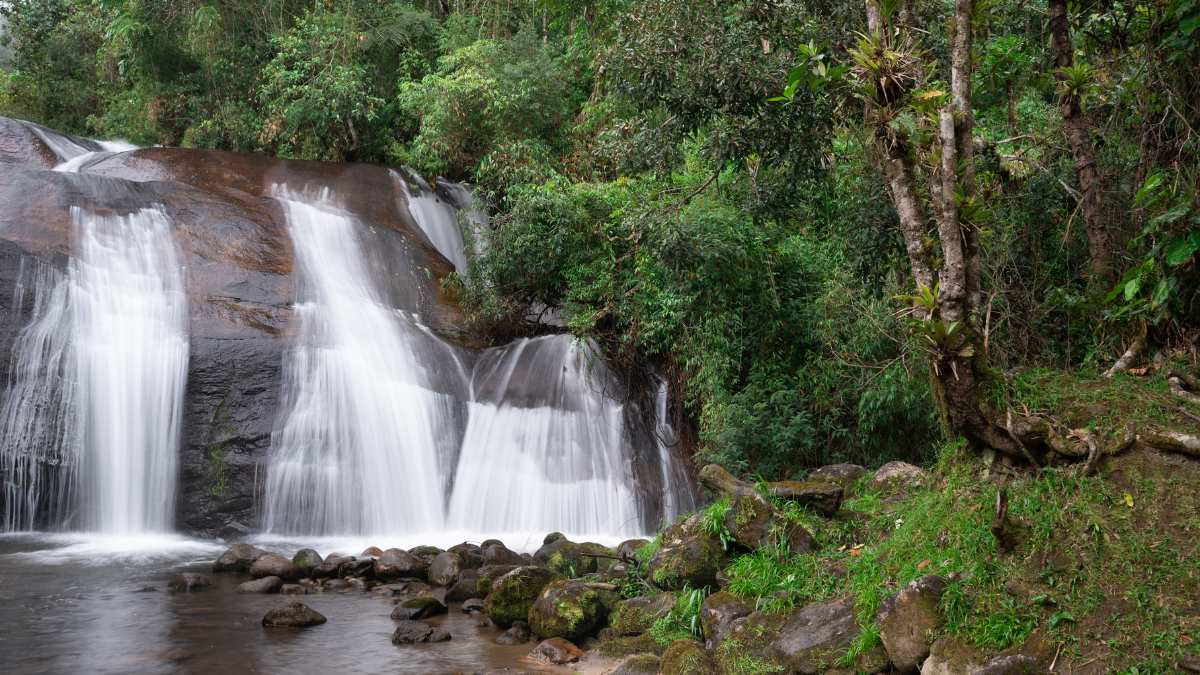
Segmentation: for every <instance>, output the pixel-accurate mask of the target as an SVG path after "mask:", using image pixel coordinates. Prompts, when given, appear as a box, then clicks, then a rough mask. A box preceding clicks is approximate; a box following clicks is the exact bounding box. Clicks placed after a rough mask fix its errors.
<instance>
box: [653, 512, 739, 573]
mask: <svg viewBox="0 0 1200 675" xmlns="http://www.w3.org/2000/svg"><path fill="white" fill-rule="evenodd" d="M659 542H660V546H659V549H658V551H657V552H655V553H654V555H653V556H652V557H651V558H650V562H649V564H648V565H647V567H646V571H647V578H649V580H650V583H652V584H654V585H655V586H656V587H658V588H661V589H663V590H666V591H678V590H682V589H683V588H684V587H685V586H690V587H692V588H700V587H702V586H712V585H713V584H715V583H716V579H717V573H718V572H720V571H721V569H722V568H723V567H724V566H725V550H724V548H723V547H722V546H721V542H720V541H719V540H718V539H717V538H716V537H714V536H712V535H711V534H708V533H707V532H705V531H704V530H703V529H702V528H701V526H700V522H699V519H698V518H696V517H692V518H689V519H688V520H686V521H684V522H683V523H680V524H678V525H673V526H671V527H669V528H667V529H666V530H665V531H664V532H663V533H662V536H661V537H660V538H659Z"/></svg>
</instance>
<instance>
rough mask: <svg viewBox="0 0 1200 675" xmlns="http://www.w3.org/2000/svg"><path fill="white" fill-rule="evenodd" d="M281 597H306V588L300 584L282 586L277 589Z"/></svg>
mask: <svg viewBox="0 0 1200 675" xmlns="http://www.w3.org/2000/svg"><path fill="white" fill-rule="evenodd" d="M279 592H280V593H281V594H283V595H308V588H307V587H306V586H302V585H300V584H284V585H282V586H280V587H279Z"/></svg>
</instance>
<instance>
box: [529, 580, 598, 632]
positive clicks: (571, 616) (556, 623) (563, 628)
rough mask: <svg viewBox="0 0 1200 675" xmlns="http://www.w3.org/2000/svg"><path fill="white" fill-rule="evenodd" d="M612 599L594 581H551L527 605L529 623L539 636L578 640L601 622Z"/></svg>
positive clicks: (594, 630)
mask: <svg viewBox="0 0 1200 675" xmlns="http://www.w3.org/2000/svg"><path fill="white" fill-rule="evenodd" d="M616 602H617V598H616V595H615V594H614V593H613V592H612V591H610V590H607V589H605V588H603V587H601V586H599V585H597V584H589V583H586V582H581V581H566V580H560V581H552V582H550V583H549V584H548V585H547V586H546V587H545V588H544V589H542V592H541V594H539V595H538V597H537V600H535V601H534V603H533V605H532V606H531V607H530V608H529V627H530V628H531V629H532V630H533V632H534V633H536V634H537V635H539V636H541V637H543V638H551V637H561V638H566V639H568V640H572V641H579V640H582V639H583V638H586V637H588V636H590V635H592V634H594V633H595V632H596V631H598V630H600V628H602V627H603V626H604V623H605V621H606V620H607V619H608V613H609V610H610V609H611V608H612V607H613V605H615V604H616Z"/></svg>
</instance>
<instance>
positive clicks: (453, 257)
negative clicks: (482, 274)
mask: <svg viewBox="0 0 1200 675" xmlns="http://www.w3.org/2000/svg"><path fill="white" fill-rule="evenodd" d="M393 177H394V179H395V181H396V183H397V185H399V186H400V191H401V192H402V193H403V194H404V198H405V202H406V203H407V206H408V212H409V214H410V215H411V216H412V218H413V221H414V222H416V224H417V226H418V227H420V228H421V231H422V232H424V233H425V237H426V238H428V239H429V241H430V243H432V244H433V247H434V248H436V249H437V251H438V253H441V254H442V257H444V258H445V259H446V260H449V261H450V263H451V264H452V265H454V269H455V271H457V272H458V273H459V274H462V273H464V272H466V271H467V247H466V238H465V237H464V236H463V224H462V223H460V222H459V214H463V215H464V216H465V218H466V221H467V226H468V229H469V230H470V231H472V234H478V230H479V229H480V228H482V227H484V226H485V225H486V221H487V215H486V214H485V213H484V212H483V211H482V210H481V209H478V208H476V206H475V202H474V198H473V197H472V196H471V193H470V192H469V191H468V190H466V189H465V188H463V187H462V186H461V185H441V186H440V187H441V188H442V189H445V190H447V191H448V192H449V197H450V198H451V199H452V200H453V201H454V203H450V202H448V201H447V200H446V199H444V198H443V197H442V196H440V195H439V194H438V192H437V190H434V189H433V188H432V187H430V186H429V183H427V182H425V180H424V179H423V178H421V177H420V176H417V175H415V174H410V175H408V176H402V175H401V174H400V173H399V172H393ZM410 183H412V184H415V185H416V189H415V190H414V189H413V188H412V187H411V186H410ZM474 240H475V242H478V241H479V237H478V236H476V237H474Z"/></svg>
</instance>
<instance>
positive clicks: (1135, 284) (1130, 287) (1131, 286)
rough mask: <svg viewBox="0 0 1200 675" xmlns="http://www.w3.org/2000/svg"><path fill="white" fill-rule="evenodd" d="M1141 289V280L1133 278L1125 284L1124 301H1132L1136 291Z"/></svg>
mask: <svg viewBox="0 0 1200 675" xmlns="http://www.w3.org/2000/svg"><path fill="white" fill-rule="evenodd" d="M1141 289H1142V278H1141V277H1134V278H1132V279H1130V280H1129V282H1128V283H1126V284H1125V299H1126V300H1132V299H1134V298H1135V297H1137V294H1138V291H1140V290H1141Z"/></svg>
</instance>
